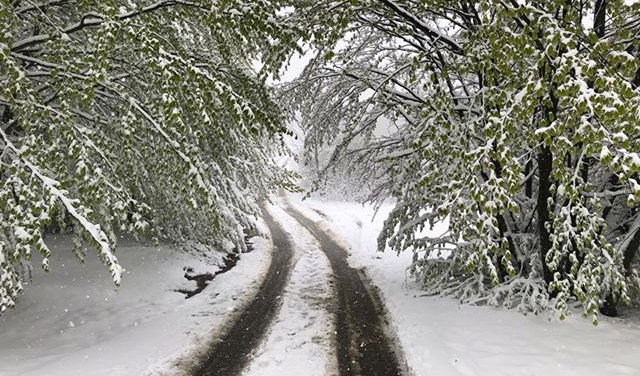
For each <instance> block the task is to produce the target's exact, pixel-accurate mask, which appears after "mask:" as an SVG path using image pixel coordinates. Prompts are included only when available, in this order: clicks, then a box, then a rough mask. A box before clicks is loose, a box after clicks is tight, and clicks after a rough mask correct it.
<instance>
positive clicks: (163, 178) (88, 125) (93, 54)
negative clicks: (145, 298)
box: [0, 0, 296, 311]
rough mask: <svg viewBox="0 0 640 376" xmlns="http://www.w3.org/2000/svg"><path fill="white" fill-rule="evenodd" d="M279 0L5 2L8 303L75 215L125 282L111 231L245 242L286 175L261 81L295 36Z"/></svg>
mask: <svg viewBox="0 0 640 376" xmlns="http://www.w3.org/2000/svg"><path fill="white" fill-rule="evenodd" d="M278 9H280V6H279V5H278V2H277V1H275V2H274V1H271V2H270V1H255V2H249V3H247V2H243V1H235V0H226V1H219V2H209V1H200V0H156V1H136V2H130V1H118V0H107V1H73V0H60V1H59V0H44V1H21V0H13V1H9V0H1V1H0V87H1V88H2V91H1V92H0V119H1V120H0V311H3V310H5V309H6V308H8V307H11V306H13V305H14V304H15V299H16V297H17V296H18V294H19V293H20V292H21V291H22V276H21V275H20V273H19V272H18V270H17V265H19V264H20V263H22V262H23V261H26V260H30V259H31V256H32V252H33V249H35V250H37V252H39V253H41V254H42V255H43V257H44V259H43V262H42V267H43V268H45V270H47V269H48V257H49V255H50V251H49V249H48V248H47V245H46V241H45V239H44V234H45V233H46V232H47V231H53V230H61V229H65V228H71V229H72V231H73V233H74V234H75V241H74V243H75V251H76V254H77V255H78V257H79V258H80V259H83V257H84V256H85V255H84V251H83V249H84V246H85V244H88V245H91V246H93V247H94V248H96V249H97V250H98V254H99V256H100V258H101V259H102V261H103V262H104V263H105V264H106V265H107V266H108V267H109V269H110V270H111V273H112V276H113V280H114V282H115V283H116V284H119V283H120V279H121V274H122V269H121V267H120V266H119V264H118V261H117V258H116V256H115V254H114V250H115V246H116V236H115V233H116V232H126V233H132V234H135V235H138V236H148V237H153V238H161V239H166V240H168V241H171V242H174V243H177V244H184V243H185V242H188V241H195V242H199V243H203V244H206V245H207V246H211V247H218V248H222V249H224V250H227V251H230V250H231V249H234V248H235V249H238V250H242V249H244V247H245V244H244V234H243V232H244V231H246V230H251V229H252V228H253V226H254V225H253V221H252V220H251V216H252V215H254V214H256V213H257V208H256V203H255V199H256V197H258V196H261V195H264V194H266V193H267V192H268V191H270V190H271V189H273V188H275V187H277V186H280V185H282V184H284V183H286V182H287V179H288V175H287V173H286V172H285V171H281V170H280V169H278V168H276V167H275V165H274V164H273V163H272V162H271V159H272V156H273V153H274V151H277V150H278V148H279V146H278V145H279V143H280V141H279V135H281V134H283V133H285V132H286V129H285V128H284V126H283V122H282V120H283V116H282V114H281V112H280V110H279V107H278V106H277V104H276V103H275V102H274V101H273V100H272V93H271V91H270V89H268V88H267V86H266V85H265V77H266V75H267V74H268V73H269V72H274V71H275V70H277V69H278V68H279V66H280V64H281V62H282V61H283V60H284V59H285V58H286V56H287V54H288V51H289V50H291V49H294V48H296V46H295V44H294V43H293V40H294V38H293V35H294V33H295V32H296V31H295V30H294V29H292V28H290V27H289V26H288V25H287V24H285V23H284V22H282V16H281V15H280V14H278V13H277V11H278ZM260 51H264V52H262V53H261V52H260ZM255 59H260V60H261V61H263V62H264V63H265V66H264V68H263V72H262V73H260V74H255V73H254V72H253V70H252V69H251V64H252V63H253V61H254V60H255Z"/></svg>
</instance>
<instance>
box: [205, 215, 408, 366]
mask: <svg viewBox="0 0 640 376" xmlns="http://www.w3.org/2000/svg"><path fill="white" fill-rule="evenodd" d="M269 211H270V212H271V213H275V215H274V216H273V217H275V218H277V219H276V220H274V218H273V217H272V215H271V214H270V213H268V212H267V211H265V212H264V218H265V221H266V223H267V225H268V227H269V231H270V232H271V238H272V241H273V245H274V247H273V249H274V250H273V259H272V261H271V266H270V267H269V271H268V273H267V277H266V278H265V280H264V281H263V283H262V285H261V286H260V289H259V291H258V293H257V295H256V296H255V298H254V300H253V301H252V302H251V303H249V304H248V305H247V306H246V308H245V309H244V310H243V311H242V312H241V313H240V314H238V315H237V318H236V319H235V321H234V323H233V324H232V325H231V329H230V330H229V331H228V332H226V333H224V334H222V335H221V336H220V339H219V340H218V341H215V342H214V344H213V346H212V348H211V349H210V350H209V351H208V352H207V355H206V357H205V358H204V359H203V362H202V365H201V366H200V367H198V369H197V371H196V372H195V374H196V375H199V376H223V375H224V376H227V375H235V374H238V372H239V371H240V370H241V369H243V368H244V365H245V364H246V363H247V362H248V360H249V358H250V357H251V358H252V360H251V361H250V366H249V368H248V369H247V370H246V372H245V375H256V376H257V375H261V376H263V375H267V374H274V375H290V374H296V373H298V372H303V373H304V374H305V375H315V374H317V375H326V374H339V375H341V376H356V375H366V376H378V375H379V376H397V375H401V374H404V373H405V372H403V370H404V369H405V368H406V367H403V361H402V360H401V359H402V358H401V356H400V351H399V347H398V346H397V345H396V344H395V343H394V340H393V338H394V336H393V335H389V328H388V326H387V324H386V323H387V322H388V321H387V320H386V319H385V311H384V307H383V305H382V301H381V299H380V297H379V296H378V294H377V291H376V290H375V289H374V288H372V286H370V285H369V283H368V281H367V279H366V278H364V274H362V273H361V272H359V271H358V270H357V269H354V268H351V267H350V266H349V264H348V262H347V251H346V250H345V249H344V248H342V247H341V246H340V245H338V244H337V243H336V242H335V241H334V240H333V239H332V238H331V237H330V236H329V235H328V234H326V233H325V232H324V231H323V230H322V229H320V228H319V227H318V226H316V224H315V223H314V222H313V221H312V220H310V219H308V218H307V217H305V216H304V214H302V213H301V212H299V211H297V210H296V209H294V208H293V207H291V206H286V213H285V212H283V211H282V208H280V207H276V206H272V207H271V208H270V209H269ZM276 221H277V222H279V223H276ZM301 227H304V229H302V228H301ZM283 229H284V231H287V232H288V233H289V237H288V239H287V237H286V236H285V235H284V232H283ZM305 229H306V230H305ZM292 254H295V265H294V264H293V263H291V262H290V261H291V255H292ZM290 275H292V278H291V280H290V281H289V282H288V284H287V287H286V291H284V290H285V287H284V286H285V283H287V280H288V279H289V276H290ZM281 304H282V307H281V308H280V309H279V313H278V314H277V321H276V322H275V323H273V324H272V320H273V318H274V313H275V311H276V310H277V309H278V308H279V307H280V306H281ZM267 330H269V335H268V336H266V337H265V340H264V341H263V344H262V345H261V346H260V347H259V348H256V347H257V344H258V343H259V341H260V339H261V338H262V337H263V336H264V333H265V332H266V331H267ZM330 354H332V355H333V356H330ZM332 358H333V359H332Z"/></svg>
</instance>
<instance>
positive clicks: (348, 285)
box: [285, 206, 404, 376]
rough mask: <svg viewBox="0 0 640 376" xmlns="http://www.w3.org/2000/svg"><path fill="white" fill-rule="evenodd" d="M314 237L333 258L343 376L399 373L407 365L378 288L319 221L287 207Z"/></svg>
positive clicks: (390, 375) (379, 375)
mask: <svg viewBox="0 0 640 376" xmlns="http://www.w3.org/2000/svg"><path fill="white" fill-rule="evenodd" d="M285 210H286V211H287V213H289V215H291V216H292V217H293V218H295V219H296V220H297V221H298V222H299V223H300V224H301V225H302V226H304V227H305V228H306V229H307V230H308V231H309V232H310V233H311V234H312V235H313V236H315V237H316V238H317V239H318V241H319V242H320V245H321V247H322V250H323V251H324V253H325V254H326V255H327V257H328V258H329V263H330V264H331V268H332V269H333V271H334V273H335V277H336V278H335V279H336V294H337V298H338V302H337V303H338V305H337V306H338V307H337V308H338V312H336V337H337V338H336V340H337V344H338V349H337V350H338V351H337V355H338V370H339V372H340V376H347V375H348V376H352V375H353V376H355V375H360V376H396V375H402V374H404V372H403V367H402V363H401V362H400V360H399V356H398V355H399V354H397V349H398V348H399V347H398V346H396V345H395V344H394V343H393V341H392V340H391V339H390V338H389V336H388V335H387V330H388V328H387V327H386V324H385V323H384V322H383V317H384V308H383V305H382V300H381V299H380V297H379V296H378V294H377V292H376V290H375V289H373V288H372V287H371V286H368V283H367V282H366V281H365V280H364V279H363V278H362V277H361V275H360V273H359V272H358V270H356V269H354V268H352V267H350V266H349V263H348V262H347V251H346V250H344V249H343V248H342V247H340V246H339V245H338V244H337V243H336V242H335V241H334V240H333V239H332V238H331V237H330V236H329V235H327V233H326V232H324V231H323V230H321V229H320V228H319V227H318V226H317V225H316V223H315V222H313V221H312V220H310V219H309V218H307V217H305V216H304V215H303V214H302V213H300V212H299V211H297V210H295V209H294V208H292V207H291V206H289V207H287V208H286V209H285Z"/></svg>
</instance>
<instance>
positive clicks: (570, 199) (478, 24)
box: [284, 0, 640, 321]
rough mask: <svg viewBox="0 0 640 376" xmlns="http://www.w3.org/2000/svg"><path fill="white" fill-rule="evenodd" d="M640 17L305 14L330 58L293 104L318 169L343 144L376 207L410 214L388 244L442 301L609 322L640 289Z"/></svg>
mask: <svg viewBox="0 0 640 376" xmlns="http://www.w3.org/2000/svg"><path fill="white" fill-rule="evenodd" d="M638 10H639V8H638V6H637V5H633V6H627V5H625V4H624V2H622V1H602V0H598V1H579V2H578V1H564V0H563V1H559V0H551V1H542V2H540V1H535V2H534V1H528V0H524V1H509V0H507V1H504V0H499V1H498V0H482V1H468V0H460V1H449V0H447V1H442V0H425V1H412V0H382V1H369V0H355V1H350V2H337V1H328V0H325V1H320V2H314V3H313V5H309V6H298V8H297V17H298V22H300V24H302V25H304V27H305V30H308V32H309V35H310V40H311V43H313V44H314V45H315V48H316V49H317V51H318V54H317V57H316V59H314V60H313V61H312V62H311V63H310V64H309V66H308V67H307V68H306V71H305V73H304V74H303V76H302V77H301V78H300V79H299V80H298V81H297V82H295V83H293V84H292V85H289V86H288V87H286V88H285V89H284V97H285V98H287V99H289V98H294V99H296V98H297V100H296V101H295V104H296V105H297V107H296V108H297V109H299V110H300V111H301V113H302V114H303V116H304V119H303V121H302V126H303V127H304V128H305V130H306V132H307V150H308V153H309V154H310V155H311V153H313V152H314V148H317V147H319V146H318V145H323V144H337V145H338V146H337V147H336V148H335V151H334V156H333V157H332V158H331V161H338V160H339V161H341V162H343V163H344V161H345V159H347V160H349V161H350V162H351V163H352V164H353V169H354V170H356V171H361V172H359V173H358V175H362V176H365V177H367V178H368V179H369V180H370V181H376V182H377V185H376V188H375V189H374V191H373V193H372V195H371V199H373V200H376V199H377V200H382V199H384V198H386V197H388V196H393V197H395V198H396V199H397V206H396V208H395V210H393V212H392V213H391V214H390V215H389V218H388V219H387V221H386V226H385V228H384V230H383V232H382V234H381V236H380V239H379V245H380V248H381V249H384V248H385V246H389V247H391V248H392V249H394V250H396V251H398V252H400V251H403V250H412V251H413V252H414V254H415V257H414V263H413V265H412V271H413V273H414V274H415V276H416V277H417V278H418V279H419V280H421V281H422V282H423V283H424V285H425V288H427V289H428V290H430V291H432V292H435V293H443V294H451V295H454V296H457V297H459V298H460V299H461V300H462V301H464V302H488V303H490V304H503V305H506V306H510V307H517V308H518V309H521V310H525V311H531V310H533V311H536V312H538V311H540V310H541V309H544V308H546V307H547V306H548V305H549V304H551V306H552V307H553V308H554V309H556V310H557V311H558V312H559V314H560V315H561V316H563V315H565V314H566V311H567V309H568V305H569V304H572V302H573V301H577V302H579V304H580V305H581V306H582V307H583V309H584V312H585V314H587V315H590V316H591V317H592V318H593V319H594V321H596V320H597V315H598V312H599V311H604V312H606V313H614V311H615V305H616V304H617V303H618V302H620V301H622V302H628V301H629V290H630V288H631V286H632V285H633V284H636V283H637V281H638V278H637V272H636V271H634V269H633V267H632V266H633V265H634V259H637V253H638V246H639V244H640V210H639V208H640V207H639V205H638V203H637V200H638V199H640V176H639V174H640V155H639V154H638V152H640V122H639V121H638V120H639V116H640V112H639V111H640V91H639V90H638V87H637V86H638V84H640V71H639V70H638V56H639V55H638V49H639V47H640V46H639V43H640V42H639V39H638V38H637V34H636V33H637V30H638V23H639V22H640V21H639V20H640V13H639V12H638ZM288 102H292V100H288ZM388 122H390V123H391V124H390V125H389V124H387V123H388ZM337 135H340V136H339V138H336V137H338V136H337ZM362 140H366V142H365V146H362ZM354 142H355V143H356V144H357V146H354V145H356V144H354ZM445 219H448V220H449V223H450V227H449V231H448V232H447V233H446V234H444V235H442V236H440V237H437V238H432V237H428V236H422V235H421V231H422V230H423V229H424V228H426V227H429V226H430V225H432V224H433V223H434V222H436V221H441V220H445Z"/></svg>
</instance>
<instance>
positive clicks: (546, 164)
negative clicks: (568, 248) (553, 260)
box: [536, 146, 553, 284]
mask: <svg viewBox="0 0 640 376" xmlns="http://www.w3.org/2000/svg"><path fill="white" fill-rule="evenodd" d="M552 158H553V156H552V154H551V150H550V149H549V147H547V146H543V147H542V149H541V150H540V153H538V156H537V159H538V172H539V176H540V182H539V184H538V200H537V205H536V206H537V211H538V223H537V225H538V237H539V243H540V262H541V263H542V272H543V277H544V281H545V282H546V283H547V284H549V283H551V281H552V280H553V275H552V273H551V270H549V266H548V265H547V262H546V257H547V253H548V252H549V250H550V249H551V239H550V238H549V231H548V230H547V227H546V226H545V224H546V223H547V222H549V207H548V205H547V201H548V199H549V198H550V197H551V191H550V189H551V170H552V166H553V164H552V163H553V162H552V161H553V160H552Z"/></svg>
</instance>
